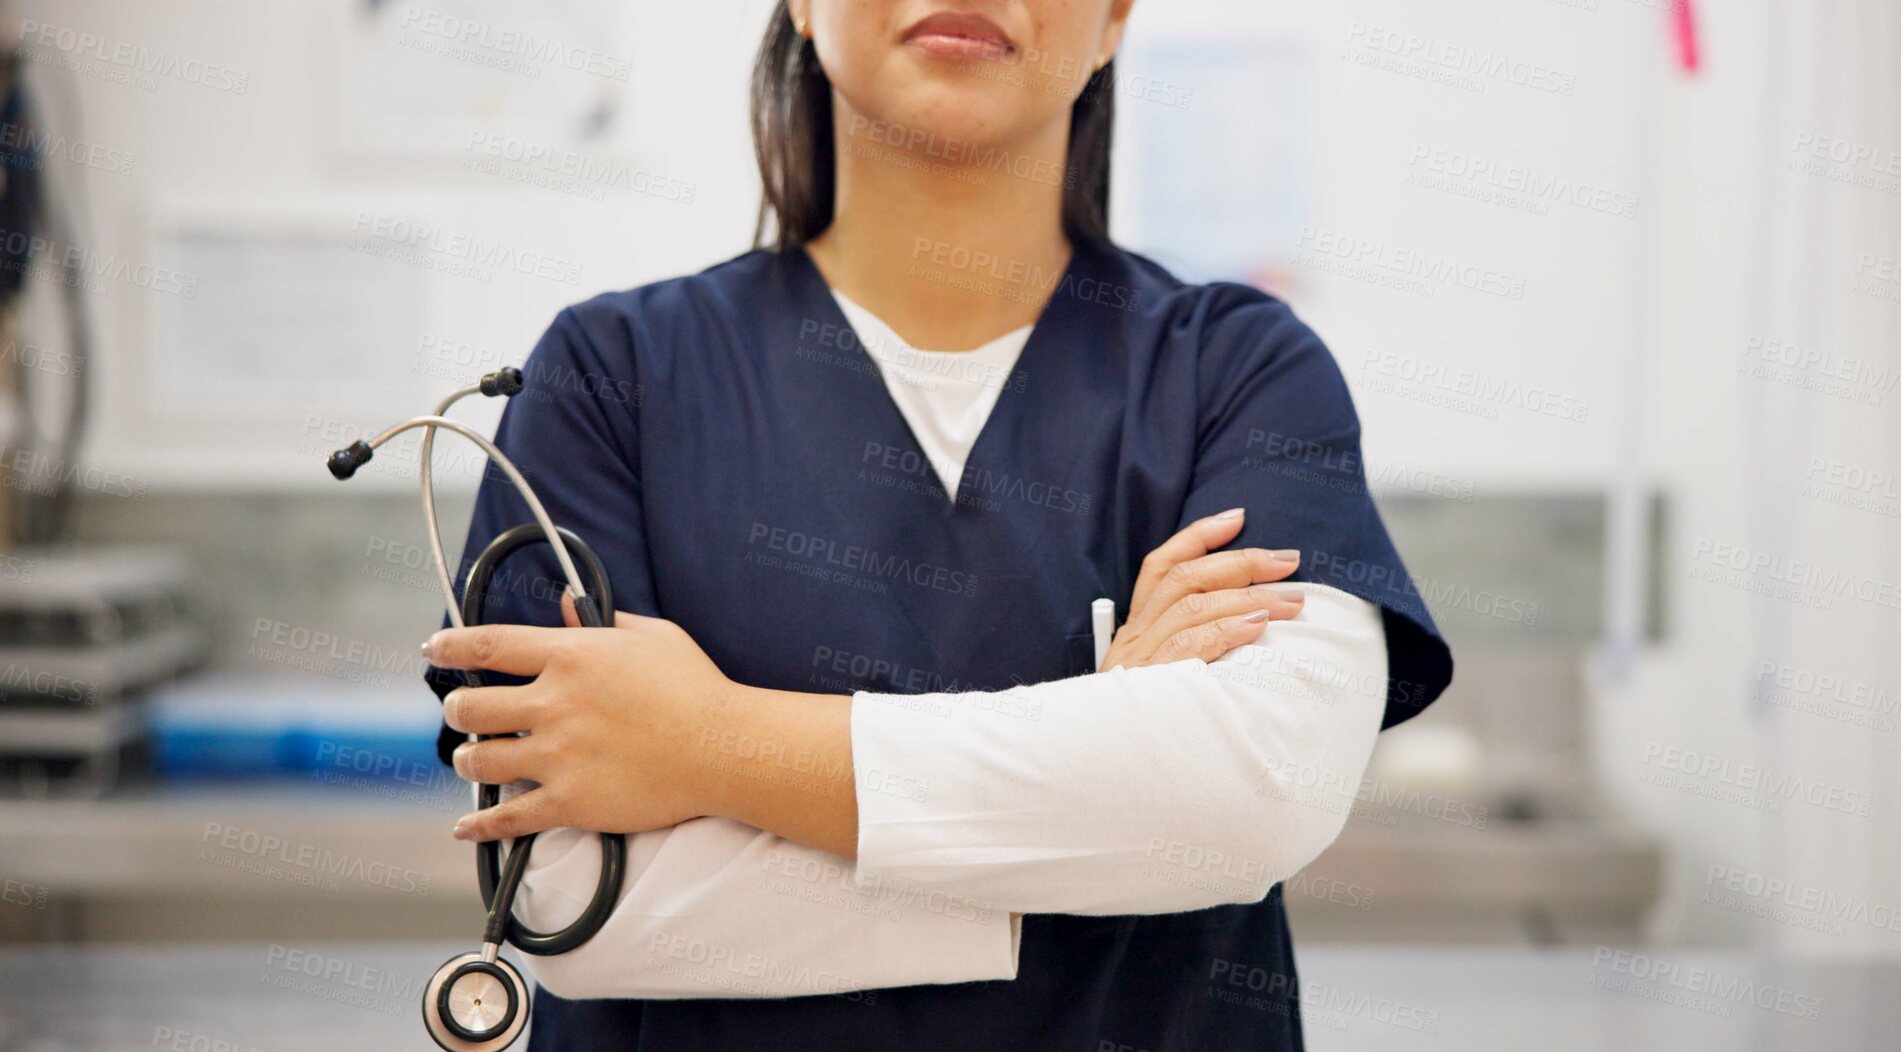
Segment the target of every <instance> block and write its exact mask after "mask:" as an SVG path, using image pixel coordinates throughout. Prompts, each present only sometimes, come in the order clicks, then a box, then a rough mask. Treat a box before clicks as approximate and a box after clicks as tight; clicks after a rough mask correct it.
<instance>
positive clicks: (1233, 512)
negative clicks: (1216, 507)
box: [1215, 508, 1248, 522]
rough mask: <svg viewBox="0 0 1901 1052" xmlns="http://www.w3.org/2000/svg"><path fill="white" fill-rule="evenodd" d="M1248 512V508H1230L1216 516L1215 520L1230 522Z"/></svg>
mask: <svg viewBox="0 0 1901 1052" xmlns="http://www.w3.org/2000/svg"><path fill="white" fill-rule="evenodd" d="M1247 513H1248V510H1247V509H1246V508H1229V509H1228V510H1227V511H1224V512H1222V513H1221V514H1219V515H1217V516H1215V521H1216V522H1228V521H1231V520H1234V519H1238V518H1240V517H1241V516H1243V515H1246V514H1247Z"/></svg>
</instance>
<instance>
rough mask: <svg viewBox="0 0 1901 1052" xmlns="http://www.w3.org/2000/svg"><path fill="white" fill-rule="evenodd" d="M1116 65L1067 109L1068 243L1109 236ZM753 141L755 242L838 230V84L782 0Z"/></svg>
mask: <svg viewBox="0 0 1901 1052" xmlns="http://www.w3.org/2000/svg"><path fill="white" fill-rule="evenodd" d="M1114 84H1115V63H1114V62H1113V61H1111V62H1110V63H1109V64H1108V65H1106V66H1104V67H1103V68H1101V69H1099V70H1097V71H1096V72H1095V73H1094V74H1093V75H1092V76H1091V77H1090V78H1089V83H1088V84H1086V85H1084V87H1083V92H1082V95H1081V97H1079V98H1078V99H1077V100H1076V104H1075V106H1074V107H1072V108H1071V110H1070V122H1069V157H1068V159H1067V161H1066V162H1065V167H1064V170H1063V233H1064V234H1065V235H1066V236H1067V237H1068V238H1069V239H1070V241H1072V242H1084V241H1106V240H1108V237H1109V140H1110V134H1111V132H1112V131H1113V129H1114V125H1115V91H1114V90H1113V89H1114ZM752 144H753V153H754V154H755V156H757V158H758V160H759V180H760V183H761V184H762V185H763V186H764V195H763V196H762V198H761V200H760V202H759V220H758V224H757V225H756V226H755V227H754V229H753V241H754V243H755V244H757V245H760V246H764V245H766V244H767V243H768V239H767V236H766V231H767V221H768V219H770V220H771V230H772V237H771V240H770V244H771V245H772V247H774V248H776V249H778V250H780V251H785V250H786V249H790V248H797V247H798V246H800V245H803V244H805V243H806V242H807V241H810V240H812V239H813V238H815V237H817V236H818V235H819V234H821V233H823V232H824V231H825V228H826V227H828V226H831V225H832V209H833V205H834V201H833V195H834V193H835V192H836V190H837V187H838V158H837V157H836V156H835V154H834V150H835V144H834V142H833V138H832V82H831V80H829V79H828V78H827V77H826V76H825V70H824V69H822V68H821V67H820V66H819V60H818V52H817V50H816V49H815V48H814V47H813V46H812V42H811V41H810V40H807V39H806V38H805V37H804V36H802V35H800V33H799V31H798V30H797V29H796V28H795V27H794V26H793V25H792V16H791V14H790V13H789V12H788V11H787V10H786V0H779V4H778V6H777V8H776V9H775V10H774V11H773V15H772V18H771V19H770V20H769V21H768V22H767V24H766V36H765V39H764V40H762V41H760V44H759V57H758V58H757V59H756V60H754V62H753V69H752Z"/></svg>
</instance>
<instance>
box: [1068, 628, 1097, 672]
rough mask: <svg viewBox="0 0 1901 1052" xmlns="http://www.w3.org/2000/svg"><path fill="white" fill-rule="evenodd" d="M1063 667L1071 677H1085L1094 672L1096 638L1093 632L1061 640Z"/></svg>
mask: <svg viewBox="0 0 1901 1052" xmlns="http://www.w3.org/2000/svg"><path fill="white" fill-rule="evenodd" d="M1063 647H1064V651H1063V656H1064V663H1065V666H1066V667H1067V668H1068V669H1069V674H1070V675H1072V676H1087V675H1089V674H1090V673H1092V672H1094V671H1096V636H1095V633H1093V632H1084V633H1082V634H1081V635H1075V636H1070V637H1069V638H1067V639H1065V640H1063Z"/></svg>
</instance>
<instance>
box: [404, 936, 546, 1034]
mask: <svg viewBox="0 0 1901 1052" xmlns="http://www.w3.org/2000/svg"><path fill="white" fill-rule="evenodd" d="M422 1021H423V1025H424V1026H426V1027H427V1028H428V1029H429V1036H430V1037H432V1038H434V1039H435V1041H436V1044H438V1045H440V1046H442V1047H443V1048H445V1049H448V1050H449V1052H500V1050H501V1049H504V1048H507V1047H508V1046H509V1045H512V1044H514V1043H515V1039H516V1038H518V1037H520V1036H521V1032H522V1030H523V1029H524V1028H525V1027H526V1026H527V1025H528V984H527V982H525V981H524V980H523V979H522V977H521V973H520V972H518V971H516V970H515V966H514V965H512V964H509V963H508V962H507V961H504V960H502V959H501V958H499V957H497V958H495V959H494V960H489V959H488V958H487V957H486V956H485V955H483V954H481V953H464V954H458V955H456V956H454V957H451V958H449V959H448V960H447V961H445V962H443V965H442V967H440V968H438V969H436V974H434V975H432V976H430V977H429V983H428V985H427V986H425V987H424V988H423V992H422Z"/></svg>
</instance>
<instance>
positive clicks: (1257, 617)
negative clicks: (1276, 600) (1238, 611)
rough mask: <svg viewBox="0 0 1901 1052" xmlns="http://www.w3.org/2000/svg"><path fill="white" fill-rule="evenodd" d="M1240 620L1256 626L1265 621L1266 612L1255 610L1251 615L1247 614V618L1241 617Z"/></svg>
mask: <svg viewBox="0 0 1901 1052" xmlns="http://www.w3.org/2000/svg"><path fill="white" fill-rule="evenodd" d="M1241 620H1242V621H1245V622H1247V623H1248V624H1250V625H1258V624H1260V623H1261V622H1263V621H1265V620H1267V611H1265V610H1256V611H1254V612H1253V613H1251V614H1248V615H1247V616H1245V617H1243V618H1242V619H1241Z"/></svg>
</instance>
